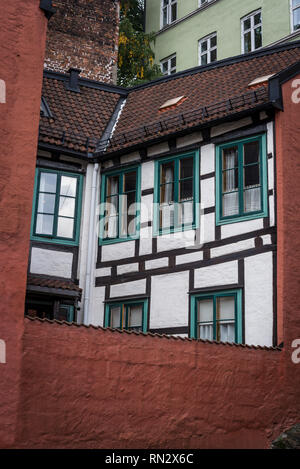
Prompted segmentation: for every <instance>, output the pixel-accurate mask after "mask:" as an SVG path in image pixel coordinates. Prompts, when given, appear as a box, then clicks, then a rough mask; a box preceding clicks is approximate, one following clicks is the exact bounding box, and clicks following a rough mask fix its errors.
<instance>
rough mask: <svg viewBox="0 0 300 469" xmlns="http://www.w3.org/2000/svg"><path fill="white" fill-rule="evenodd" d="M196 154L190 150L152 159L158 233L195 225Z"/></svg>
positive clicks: (197, 171)
mask: <svg viewBox="0 0 300 469" xmlns="http://www.w3.org/2000/svg"><path fill="white" fill-rule="evenodd" d="M197 158H198V156H197V155H196V154H195V153H190V154H187V155H181V156H178V157H174V158H168V159H166V160H162V161H157V162H156V165H157V166H156V175H157V177H156V187H155V202H156V221H157V230H158V231H159V232H161V233H164V232H170V231H172V230H181V229H184V228H192V227H194V226H195V218H196V217H195V203H196V198H197V197H196V194H197V192H198V191H197V190H196V188H197V187H196V186H197V184H198V179H197V177H196V175H197V174H198V173H199V170H198V159H197Z"/></svg>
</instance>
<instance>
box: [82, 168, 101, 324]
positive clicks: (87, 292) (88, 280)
mask: <svg viewBox="0 0 300 469" xmlns="http://www.w3.org/2000/svg"><path fill="white" fill-rule="evenodd" d="M98 169H99V165H98V164H95V165H94V170H93V179H92V188H91V203H90V219H89V234H88V242H87V260H86V274H85V289H84V307H83V322H84V324H85V325H89V323H90V298H91V289H92V280H93V268H94V265H93V261H94V249H95V246H94V245H95V232H94V230H95V217H96V198H97V173H98Z"/></svg>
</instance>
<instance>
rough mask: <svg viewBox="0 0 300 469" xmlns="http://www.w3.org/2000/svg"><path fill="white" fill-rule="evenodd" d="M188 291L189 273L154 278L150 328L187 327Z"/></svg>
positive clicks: (152, 282)
mask: <svg viewBox="0 0 300 469" xmlns="http://www.w3.org/2000/svg"><path fill="white" fill-rule="evenodd" d="M188 291H189V272H176V273H173V274H167V275H157V276H155V277H152V281H151V311H150V328H159V327H170V325H172V327H177V326H187V325H188V311H189V296H188Z"/></svg>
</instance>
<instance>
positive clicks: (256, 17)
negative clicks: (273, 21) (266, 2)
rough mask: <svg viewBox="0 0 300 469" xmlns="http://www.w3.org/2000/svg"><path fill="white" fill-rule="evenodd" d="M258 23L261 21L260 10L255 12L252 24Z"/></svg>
mask: <svg viewBox="0 0 300 469" xmlns="http://www.w3.org/2000/svg"><path fill="white" fill-rule="evenodd" d="M260 23H261V12H259V13H257V14H256V15H255V16H254V24H255V25H257V24H260Z"/></svg>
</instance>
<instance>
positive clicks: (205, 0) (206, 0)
mask: <svg viewBox="0 0 300 469" xmlns="http://www.w3.org/2000/svg"><path fill="white" fill-rule="evenodd" d="M211 1H212V0H198V8H201V7H202V6H203V5H205V4H206V3H210V2H211Z"/></svg>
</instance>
